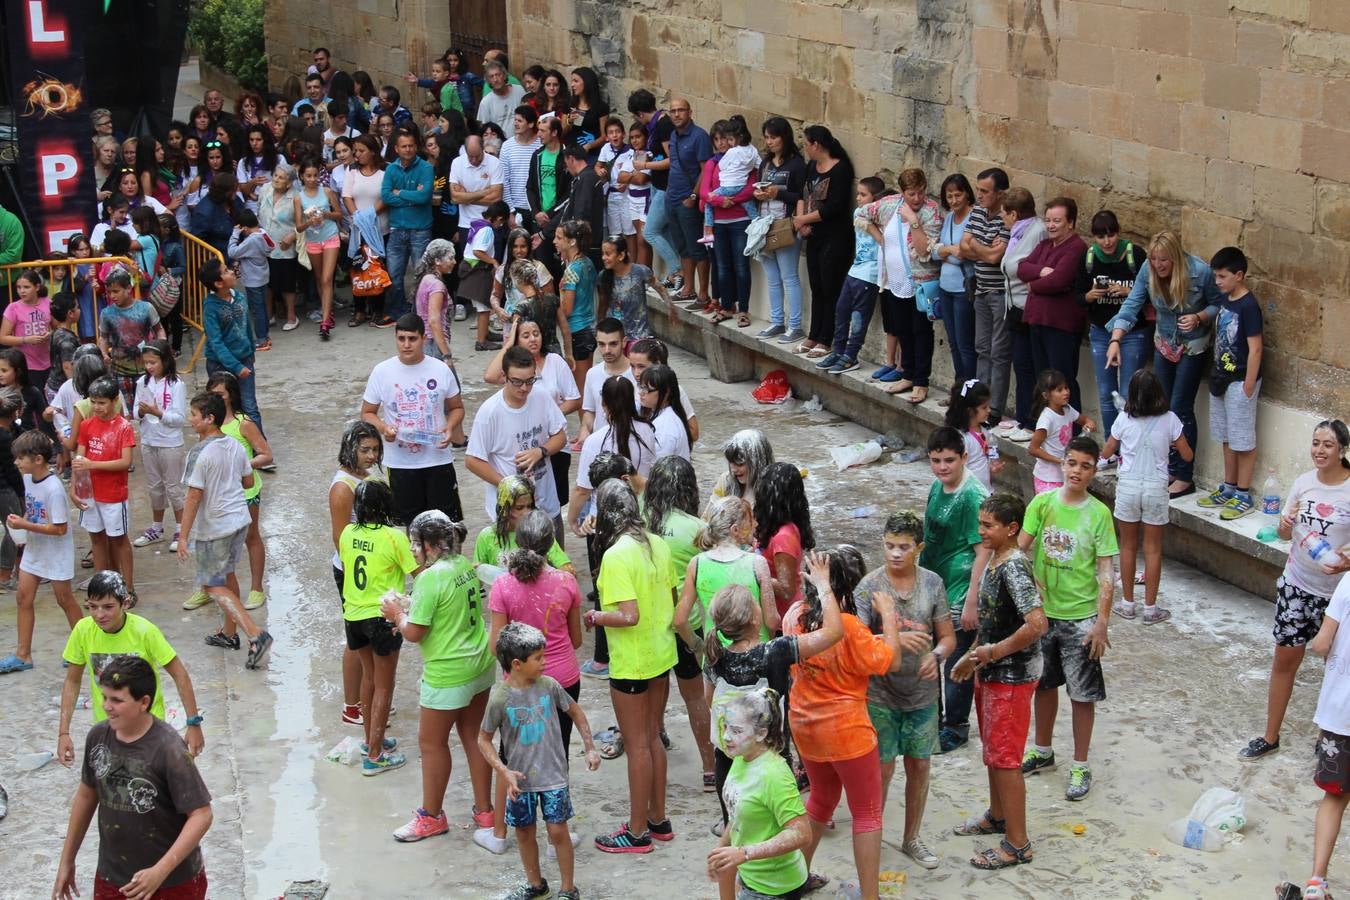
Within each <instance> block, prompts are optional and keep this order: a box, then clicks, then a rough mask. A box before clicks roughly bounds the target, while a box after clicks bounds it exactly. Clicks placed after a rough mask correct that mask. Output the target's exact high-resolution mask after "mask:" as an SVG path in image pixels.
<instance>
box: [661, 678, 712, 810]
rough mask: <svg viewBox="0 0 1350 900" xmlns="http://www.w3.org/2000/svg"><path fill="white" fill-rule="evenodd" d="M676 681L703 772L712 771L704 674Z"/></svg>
mask: <svg viewBox="0 0 1350 900" xmlns="http://www.w3.org/2000/svg"><path fill="white" fill-rule="evenodd" d="M675 681H676V683H677V684H678V685H679V687H680V696H681V697H683V698H684V708H685V709H686V710H687V711H688V712H689V730H690V731H692V732H693V733H694V745H695V746H696V747H698V755H699V757H700V758H701V759H702V761H703V772H704V774H707V773H710V772H712V771H713V769H714V768H715V764H714V762H713V748H712V718H711V714H710V713H709V712H708V701H707V699H706V698H705V697H704V696H703V676H702V675H695V676H694V677H693V678H676V679H675ZM657 730H658V732H659V731H660V729H657ZM653 821H656V820H655V819H653Z"/></svg>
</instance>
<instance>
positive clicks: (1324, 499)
mask: <svg viewBox="0 0 1350 900" xmlns="http://www.w3.org/2000/svg"><path fill="white" fill-rule="evenodd" d="M1284 512H1285V515H1295V516H1296V518H1295V519H1294V540H1293V546H1291V547H1290V548H1289V561H1288V562H1286V563H1285V564H1284V578H1285V581H1288V582H1290V583H1292V584H1293V585H1294V586H1295V587H1297V588H1300V589H1302V590H1305V591H1307V592H1308V593H1310V594H1316V595H1317V596H1319V597H1330V596H1331V594H1332V592H1333V591H1335V590H1336V585H1337V584H1345V583H1346V578H1345V575H1344V574H1343V573H1342V574H1340V575H1328V574H1326V573H1325V572H1323V571H1322V565H1321V563H1317V562H1313V560H1312V558H1311V557H1310V556H1308V551H1307V549H1306V548H1304V547H1302V546H1300V544H1299V542H1300V541H1302V540H1303V539H1304V538H1305V537H1306V536H1307V535H1308V534H1309V533H1316V534H1320V535H1322V536H1323V537H1324V538H1326V540H1327V543H1328V544H1330V545H1331V546H1332V549H1334V550H1339V549H1340V548H1342V547H1344V546H1345V545H1346V544H1350V481H1346V482H1344V483H1342V484H1339V485H1330V484H1323V483H1322V482H1321V481H1319V480H1318V479H1317V472H1316V471H1311V472H1304V473H1303V474H1302V475H1300V476H1298V478H1295V479H1294V484H1293V487H1291V488H1290V489H1289V499H1288V500H1286V501H1285V503H1284ZM1328 665H1330V662H1328Z"/></svg>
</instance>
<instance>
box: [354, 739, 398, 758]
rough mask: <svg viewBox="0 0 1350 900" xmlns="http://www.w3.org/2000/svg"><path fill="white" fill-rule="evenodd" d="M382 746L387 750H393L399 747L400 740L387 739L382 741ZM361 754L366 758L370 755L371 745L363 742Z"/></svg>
mask: <svg viewBox="0 0 1350 900" xmlns="http://www.w3.org/2000/svg"><path fill="white" fill-rule="evenodd" d="M380 746H381V747H382V748H384V749H385V750H393V749H394V748H395V747H397V746H398V738H385V739H384V740H383V741H380ZM361 752H362V753H364V754H365V755H366V756H369V755H370V745H369V744H367V743H366V742H365V741H362V742H361Z"/></svg>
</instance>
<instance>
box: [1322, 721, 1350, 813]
mask: <svg viewBox="0 0 1350 900" xmlns="http://www.w3.org/2000/svg"><path fill="white" fill-rule="evenodd" d="M1316 753H1317V767H1316V768H1315V769H1314V770H1313V783H1314V784H1316V785H1317V786H1318V787H1320V788H1321V789H1322V790H1324V791H1326V792H1327V793H1328V794H1334V795H1335V796H1337V797H1340V796H1343V795H1344V794H1346V793H1350V737H1346V736H1345V735H1343V734H1336V733H1335V732H1334V731H1327V730H1326V729H1325V728H1323V729H1322V730H1321V731H1320V732H1319V733H1318V735H1317V741H1316Z"/></svg>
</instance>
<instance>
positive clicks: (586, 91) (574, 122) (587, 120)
mask: <svg viewBox="0 0 1350 900" xmlns="http://www.w3.org/2000/svg"><path fill="white" fill-rule="evenodd" d="M568 84H569V85H570V87H571V89H572V111H571V113H570V114H569V115H568V116H567V122H568V123H569V126H570V127H569V129H568V139H569V141H570V142H571V143H573V144H577V145H578V146H581V147H584V148H586V157H587V159H588V160H589V161H590V162H592V163H594V162H595V159H596V157H597V156H599V154H600V147H601V146H602V145H603V144H604V143H605V120H606V119H608V118H609V104H607V103H605V98H604V96H603V95H601V93H600V76H598V75H596V74H595V70H594V69H592V68H591V67H590V66H578V67H577V68H575V69H573V70H572V77H571V78H570V79H569V80H568Z"/></svg>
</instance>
